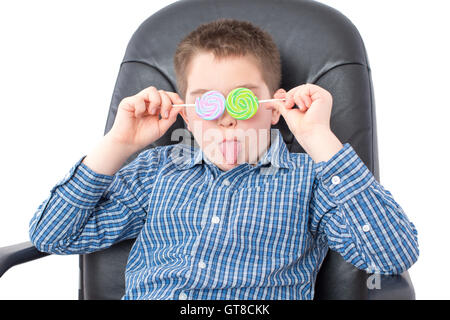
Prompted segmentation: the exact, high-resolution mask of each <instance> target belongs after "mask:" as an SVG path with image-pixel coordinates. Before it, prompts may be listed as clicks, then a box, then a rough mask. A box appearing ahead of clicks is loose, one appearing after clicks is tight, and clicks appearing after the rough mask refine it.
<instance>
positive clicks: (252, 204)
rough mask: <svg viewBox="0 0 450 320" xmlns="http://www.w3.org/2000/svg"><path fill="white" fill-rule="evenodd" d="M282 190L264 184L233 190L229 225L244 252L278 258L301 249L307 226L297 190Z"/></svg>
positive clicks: (297, 252) (294, 254)
mask: <svg viewBox="0 0 450 320" xmlns="http://www.w3.org/2000/svg"><path fill="white" fill-rule="evenodd" d="M279 190H280V189H279V188H275V189H274V188H273V187H271V186H270V184H262V185H259V186H255V187H251V188H246V189H241V190H237V191H236V192H235V193H234V194H233V197H232V210H231V212H230V226H231V229H232V232H233V233H234V235H235V237H236V239H237V240H236V242H238V247H239V248H240V250H242V251H243V252H247V253H249V254H251V255H253V256H254V257H259V258H276V259H280V258H283V257H284V258H292V256H297V255H298V254H299V253H300V252H301V249H302V248H301V245H302V244H303V243H304V241H305V240H304V239H303V238H304V235H305V230H304V223H303V221H302V219H303V217H302V215H301V214H300V212H299V206H298V203H297V201H298V193H295V192H291V193H286V194H282V193H281V191H279Z"/></svg>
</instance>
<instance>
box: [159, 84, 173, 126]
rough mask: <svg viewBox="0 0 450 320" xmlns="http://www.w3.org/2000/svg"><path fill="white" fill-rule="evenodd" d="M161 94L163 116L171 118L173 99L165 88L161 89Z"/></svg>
mask: <svg viewBox="0 0 450 320" xmlns="http://www.w3.org/2000/svg"><path fill="white" fill-rule="evenodd" d="M159 94H160V96H161V116H162V117H163V118H165V119H167V118H169V112H170V108H171V107H172V101H171V100H170V98H169V96H168V95H167V94H166V92H165V91H164V90H159Z"/></svg>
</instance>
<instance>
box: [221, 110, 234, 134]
mask: <svg viewBox="0 0 450 320" xmlns="http://www.w3.org/2000/svg"><path fill="white" fill-rule="evenodd" d="M236 124H237V120H236V119H235V118H233V117H232V116H230V114H229V113H228V112H227V110H225V112H224V113H223V114H222V116H221V117H220V118H219V126H222V127H224V128H225V129H231V128H234V127H236Z"/></svg>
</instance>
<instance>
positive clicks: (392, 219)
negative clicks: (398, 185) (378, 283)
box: [310, 144, 419, 274]
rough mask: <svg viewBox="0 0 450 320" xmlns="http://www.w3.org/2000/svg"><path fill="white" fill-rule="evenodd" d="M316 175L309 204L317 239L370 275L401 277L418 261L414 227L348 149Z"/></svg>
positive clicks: (318, 166) (320, 167) (319, 168)
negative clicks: (400, 274) (401, 274)
mask: <svg viewBox="0 0 450 320" xmlns="http://www.w3.org/2000/svg"><path fill="white" fill-rule="evenodd" d="M315 172H316V176H315V180H314V186H313V196H312V199H311V202H310V230H311V232H312V233H313V234H314V235H315V236H317V237H320V238H321V240H323V241H324V242H326V243H327V244H328V246H329V248H330V249H332V250H334V251H337V252H338V253H339V254H340V255H341V256H342V257H343V258H344V259H345V260H346V261H347V262H349V263H351V264H353V265H354V266H356V267H357V268H359V269H363V270H366V271H367V272H370V273H380V274H398V273H402V272H403V271H405V270H407V269H408V268H409V267H410V266H411V265H412V264H414V263H415V262H416V261H417V258H418V256H419V246H418V240H417V230H416V228H415V226H414V224H413V223H412V222H410V221H409V220H408V217H407V216H406V214H405V213H404V211H403V210H402V208H401V207H400V206H399V205H398V204H397V202H396V201H395V200H394V198H393V197H392V194H391V193H390V192H389V191H387V190H385V189H384V188H383V186H382V185H381V184H379V183H378V182H377V181H376V179H375V178H374V176H373V175H372V173H371V172H370V171H369V169H368V168H367V167H366V166H365V165H364V163H363V162H362V160H361V159H360V158H359V157H358V155H357V154H356V152H355V151H354V149H353V148H352V147H351V146H350V145H349V144H345V145H344V147H343V148H342V149H341V150H340V151H339V152H337V153H336V154H335V155H334V156H333V157H332V158H331V159H330V160H329V161H327V162H320V163H318V164H315Z"/></svg>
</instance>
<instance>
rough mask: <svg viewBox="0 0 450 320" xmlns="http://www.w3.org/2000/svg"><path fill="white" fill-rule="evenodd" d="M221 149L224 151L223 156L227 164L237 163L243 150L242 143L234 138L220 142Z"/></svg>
mask: <svg viewBox="0 0 450 320" xmlns="http://www.w3.org/2000/svg"><path fill="white" fill-rule="evenodd" d="M220 151H222V155H223V158H224V159H225V162H226V163H227V164H235V163H237V158H238V154H239V152H240V151H241V143H240V142H239V141H232V140H227V141H224V142H223V143H221V144H220Z"/></svg>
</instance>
